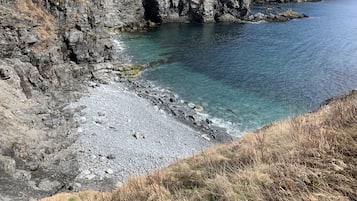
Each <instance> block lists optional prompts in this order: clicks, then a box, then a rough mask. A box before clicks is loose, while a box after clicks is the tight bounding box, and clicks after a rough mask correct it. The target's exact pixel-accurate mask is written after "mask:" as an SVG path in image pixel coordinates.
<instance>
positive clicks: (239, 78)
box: [119, 0, 357, 133]
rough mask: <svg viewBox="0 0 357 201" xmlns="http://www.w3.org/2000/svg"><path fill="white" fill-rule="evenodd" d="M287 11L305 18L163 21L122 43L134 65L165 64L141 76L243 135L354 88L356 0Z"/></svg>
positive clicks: (301, 5)
mask: <svg viewBox="0 0 357 201" xmlns="http://www.w3.org/2000/svg"><path fill="white" fill-rule="evenodd" d="M284 6H286V7H291V8H293V9H294V10H297V11H299V12H303V13H305V14H307V15H309V16H310V18H307V19H299V20H293V21H289V22H284V23H258V24H234V23H218V24H204V25H199V24H167V25H162V26H160V27H158V28H156V29H154V30H153V31H150V32H145V33H132V34H124V35H120V36H119V39H120V40H122V41H123V42H124V45H123V46H124V50H123V51H124V53H125V55H129V56H130V58H131V61H132V62H135V63H148V62H152V61H159V60H160V61H162V64H160V65H157V66H155V67H153V68H150V69H148V70H147V71H145V73H144V74H143V76H144V77H145V78H147V79H148V80H152V81H153V82H154V83H156V84H157V85H159V86H161V87H164V88H168V89H170V90H172V91H173V92H175V93H176V94H178V95H179V96H180V98H182V99H183V100H186V101H189V102H193V103H195V104H199V105H202V106H203V107H204V109H205V110H204V111H205V113H207V114H209V115H210V116H211V117H214V118H217V119H221V120H222V122H226V123H227V122H232V125H231V126H232V127H233V128H235V129H237V130H236V132H237V133H240V132H242V131H246V130H252V129H256V128H259V127H261V126H263V125H265V124H267V123H271V122H273V121H276V120H279V119H284V118H287V117H291V116H295V115H297V114H300V113H303V112H306V111H310V110H313V109H315V108H316V107H318V106H319V104H320V103H321V102H322V101H324V100H326V99H328V98H330V97H332V96H336V95H341V94H345V93H347V92H349V91H350V90H352V89H356V88H357V1H355V0H335V1H332V0H331V1H328V0H326V1H322V2H317V3H298V4H288V5H284ZM259 9H261V8H255V9H253V11H254V12H257V11H259ZM222 122H221V123H222Z"/></svg>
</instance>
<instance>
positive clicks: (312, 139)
mask: <svg viewBox="0 0 357 201" xmlns="http://www.w3.org/2000/svg"><path fill="white" fill-rule="evenodd" d="M99 200H100V199H99ZM101 200H105V201H108V200H110V201H119V200H120V201H122V200H128V201H129V200H187V201H189V200H222V201H229V200H232V201H233V200H326V201H327V200H357V92H356V91H355V92H353V93H352V94H350V95H348V96H345V97H341V98H337V99H334V100H331V101H330V102H329V103H328V104H327V105H325V106H323V107H322V108H320V109H319V110H317V111H316V112H313V113H308V114H305V115H302V116H299V117H297V118H294V119H291V120H288V121H282V122H277V123H274V124H272V125H270V126H267V127H265V128H263V129H261V130H259V131H257V132H256V133H251V134H245V135H244V136H243V138H242V139H241V140H239V141H236V142H234V143H231V144H224V145H220V146H217V147H214V148H210V149H209V150H207V151H205V152H204V153H202V154H199V155H197V156H194V157H191V158H188V159H185V160H181V161H179V162H176V163H174V164H172V165H171V166H169V167H167V168H166V169H164V170H162V171H158V172H156V173H153V174H151V175H149V176H147V177H145V178H134V179H131V180H130V181H128V182H127V183H126V184H125V185H124V186H123V187H121V188H120V189H118V190H117V191H115V192H114V193H112V195H111V196H109V197H107V198H105V199H101Z"/></svg>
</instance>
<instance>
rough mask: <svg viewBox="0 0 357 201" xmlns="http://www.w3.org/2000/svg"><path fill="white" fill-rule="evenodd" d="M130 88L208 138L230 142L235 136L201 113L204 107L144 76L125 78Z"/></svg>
mask: <svg viewBox="0 0 357 201" xmlns="http://www.w3.org/2000/svg"><path fill="white" fill-rule="evenodd" d="M120 82H122V83H124V84H125V85H126V86H128V88H130V89H131V90H133V91H134V92H135V93H136V94H138V96H139V97H143V98H145V99H147V100H149V101H150V102H151V103H152V104H153V105H154V106H155V107H157V108H158V109H159V110H162V111H163V112H166V113H168V114H169V115H172V116H173V117H175V118H176V119H177V120H179V121H181V122H183V123H185V124H187V125H189V126H190V127H192V128H194V129H195V130H197V131H199V132H200V133H202V135H205V136H206V138H208V139H210V140H213V141H217V142H229V141H232V140H233V137H232V136H231V135H230V134H228V132H227V129H226V128H223V127H220V126H217V125H214V124H213V122H212V120H211V119H209V118H206V117H203V116H202V115H200V114H199V112H202V110H204V108H203V107H202V106H200V105H196V104H194V103H190V102H184V101H183V100H180V99H179V97H178V96H177V95H176V94H174V93H172V92H171V91H169V90H165V89H162V88H160V87H156V86H155V85H154V84H153V83H152V82H150V81H148V80H144V79H143V78H136V79H125V80H124V79H123V80H120Z"/></svg>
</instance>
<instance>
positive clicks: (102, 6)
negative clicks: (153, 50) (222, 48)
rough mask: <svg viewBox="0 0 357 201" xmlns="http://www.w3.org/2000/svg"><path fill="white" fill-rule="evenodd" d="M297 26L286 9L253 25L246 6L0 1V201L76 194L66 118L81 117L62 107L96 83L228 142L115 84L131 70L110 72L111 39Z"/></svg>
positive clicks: (167, 97)
mask: <svg viewBox="0 0 357 201" xmlns="http://www.w3.org/2000/svg"><path fill="white" fill-rule="evenodd" d="M300 17H306V16H305V15H303V14H298V13H296V12H294V11H291V10H286V11H283V12H278V13H270V14H259V15H258V14H256V15H254V16H253V15H251V14H250V1H248V0H246V1H245V0H240V1H235V0H228V1H227V0H217V1H213V0H212V1H194V0H192V1H185V0H171V1H161V0H158V1H155V0H144V1H139V0H134V1H124V0H118V1H111V0H101V1H94V0H28V1H22V0H0V100H1V101H0V144H1V146H0V200H1V201H2V200H29V199H32V198H33V199H36V198H39V197H43V196H46V195H51V194H54V193H56V192H60V191H73V190H78V189H79V187H78V186H80V184H78V183H76V182H75V179H76V177H78V175H80V173H81V172H80V171H81V169H80V167H81V166H80V164H79V162H78V158H77V157H78V156H77V153H74V152H73V150H72V148H71V147H72V145H73V143H75V142H76V140H77V139H78V137H79V135H80V133H81V132H79V131H80V129H79V128H80V123H81V121H80V119H77V118H76V115H77V114H80V113H81V112H82V111H83V110H84V109H85V108H84V107H81V106H78V107H68V106H69V104H70V103H72V102H73V101H76V100H78V99H79V98H80V97H83V95H85V94H88V88H89V87H90V88H96V87H97V85H100V84H108V83H111V82H113V81H122V82H124V85H125V86H126V87H128V88H132V89H135V90H136V92H137V94H138V95H139V96H142V97H144V98H147V99H148V100H149V101H150V102H151V103H153V104H154V105H155V104H156V105H157V107H158V108H159V109H162V110H164V111H166V112H167V113H169V114H171V115H172V116H174V117H175V116H176V117H177V118H178V119H181V121H183V122H184V123H186V124H189V125H191V126H192V127H193V128H195V131H194V132H197V131H199V132H201V133H205V134H206V136H204V138H203V139H204V140H206V141H207V139H212V140H213V141H214V140H216V141H217V142H218V141H227V140H229V136H227V135H226V134H225V133H226V132H225V131H224V130H221V128H218V127H215V126H213V125H211V122H210V120H209V119H199V118H197V117H196V114H195V110H197V109H199V108H198V107H195V106H192V107H187V106H183V105H184V104H179V103H178V101H176V100H175V97H174V95H172V94H171V93H166V92H165V93H158V92H155V89H152V88H151V87H150V84H147V83H145V82H144V81H140V79H127V78H125V77H128V76H129V77H130V74H131V73H133V71H134V75H135V74H136V73H135V72H136V71H137V67H135V66H132V65H128V64H122V63H120V60H119V56H118V55H117V54H116V50H115V45H114V43H113V41H112V38H111V32H117V31H137V30H144V29H147V28H150V27H152V26H157V25H158V24H160V23H169V22H196V23H197V22H198V23H203V22H217V21H234V22H247V21H260V20H266V21H286V20H289V19H293V18H300ZM140 68H141V67H140ZM134 134H135V133H134ZM138 138H140V135H138ZM205 138H207V139H205ZM204 143H207V142H204ZM108 156H109V155H108ZM108 156H103V157H108ZM109 158H111V157H109ZM105 171H108V169H107V170H105ZM109 172H111V171H109ZM89 175H90V174H89ZM97 188H99V187H98V186H97Z"/></svg>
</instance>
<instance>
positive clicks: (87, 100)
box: [69, 83, 217, 191]
mask: <svg viewBox="0 0 357 201" xmlns="http://www.w3.org/2000/svg"><path fill="white" fill-rule="evenodd" d="M69 107H70V108H78V107H80V108H84V109H83V110H82V111H81V112H79V113H76V114H75V116H74V119H75V120H76V121H77V122H78V123H79V127H78V128H76V129H77V131H78V133H79V135H78V139H77V140H76V142H75V143H74V144H73V145H72V146H71V148H70V149H72V150H73V151H74V152H75V153H76V155H77V158H78V161H79V172H80V174H79V175H78V176H77V177H76V179H75V182H74V188H75V189H74V190H75V191H77V190H88V189H92V190H110V189H113V188H115V187H118V186H120V185H121V184H122V183H123V182H125V181H126V180H127V179H128V178H129V177H131V176H142V175H144V174H147V173H148V172H151V171H155V170H158V169H160V168H162V167H166V166H167V165H169V164H170V163H172V162H173V161H175V160H178V159H182V158H185V157H189V156H192V155H194V154H196V153H199V152H200V151H202V150H203V149H204V148H207V147H209V146H212V145H214V144H217V141H214V140H209V139H208V138H207V137H206V136H204V133H202V132H199V131H197V130H194V129H193V128H191V127H189V126H188V125H186V124H184V123H183V122H180V121H177V119H176V118H175V117H173V116H172V115H170V114H167V113H166V112H165V111H164V110H163V109H160V108H159V107H155V106H154V105H153V104H152V103H151V102H150V101H149V100H148V99H145V98H143V97H140V96H139V95H137V94H136V93H135V91H133V90H132V89H129V88H128V87H126V86H125V84H123V83H109V84H108V85H101V86H99V87H96V88H93V89H90V94H89V96H84V97H82V98H81V99H79V100H78V101H77V102H74V103H72V104H70V106H69Z"/></svg>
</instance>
